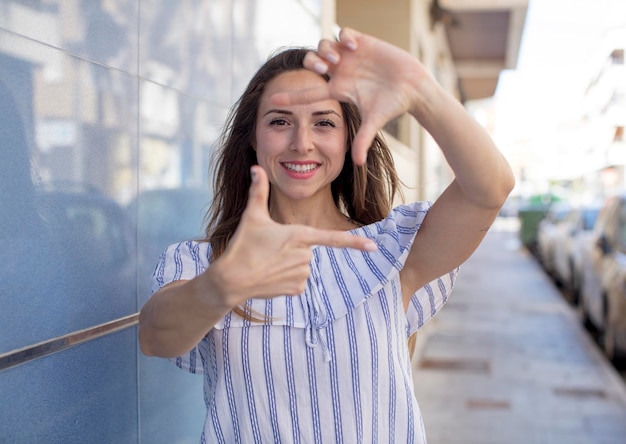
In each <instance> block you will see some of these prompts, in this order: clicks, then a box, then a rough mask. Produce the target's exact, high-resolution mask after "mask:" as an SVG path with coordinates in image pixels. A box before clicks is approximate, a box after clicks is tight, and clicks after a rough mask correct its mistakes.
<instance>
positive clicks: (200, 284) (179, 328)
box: [139, 267, 232, 358]
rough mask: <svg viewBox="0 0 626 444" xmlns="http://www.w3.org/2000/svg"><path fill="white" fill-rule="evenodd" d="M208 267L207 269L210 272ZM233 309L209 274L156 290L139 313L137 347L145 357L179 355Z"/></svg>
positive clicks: (186, 350) (196, 342)
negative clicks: (223, 301)
mask: <svg viewBox="0 0 626 444" xmlns="http://www.w3.org/2000/svg"><path fill="white" fill-rule="evenodd" d="M210 269H211V267H209V270H210ZM231 309H232V307H230V306H227V305H225V304H223V303H222V302H221V298H219V297H218V296H217V290H216V288H215V286H214V284H213V283H212V279H211V275H210V273H208V271H207V272H205V274H202V275H200V276H197V277H196V278H194V279H192V280H190V281H186V282H184V283H180V284H178V285H176V284H174V285H170V286H166V287H164V288H162V289H160V290H159V291H157V292H156V293H155V294H154V295H152V297H151V298H150V300H148V302H147V303H146V304H145V305H144V306H143V308H142V309H141V312H140V314H139V345H140V347H141V350H142V352H143V353H144V354H146V355H147V356H160V357H164V358H170V357H176V356H181V355H183V354H185V353H187V352H188V351H189V350H191V349H192V348H193V347H194V346H195V345H196V344H198V343H199V342H200V340H201V339H202V338H203V337H204V336H205V335H206V334H207V332H208V331H209V330H210V329H211V328H213V326H214V325H215V324H216V323H217V321H219V320H220V319H221V318H222V317H224V316H225V315H226V314H227V313H228V312H229V311H230V310H231Z"/></svg>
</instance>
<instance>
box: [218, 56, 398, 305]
mask: <svg viewBox="0 0 626 444" xmlns="http://www.w3.org/2000/svg"><path fill="white" fill-rule="evenodd" d="M308 50H309V49H307V48H290V49H286V50H283V51H281V52H278V53H277V54H275V55H274V56H272V57H270V58H269V59H268V60H267V62H266V63H265V64H264V65H263V66H261V68H260V69H259V70H258V71H257V73H256V74H255V75H254V77H253V78H252V80H251V81H250V83H249V84H248V87H247V88H246V90H245V91H244V93H243V94H242V96H241V97H240V98H239V100H238V101H237V102H236V103H235V105H234V106H233V108H232V109H231V111H230V114H229V116H228V119H227V121H226V125H225V127H224V130H223V131H222V134H221V137H220V140H219V148H218V150H217V151H216V153H215V162H214V163H213V180H214V187H213V190H214V197H213V201H212V203H211V206H210V207H209V211H208V212H207V215H206V221H207V225H206V240H207V241H208V242H210V244H211V251H212V253H211V259H212V260H215V259H216V258H218V257H219V256H220V255H221V254H222V253H223V252H224V250H225V249H226V247H227V245H228V242H229V240H230V238H231V237H232V236H233V234H234V233H235V230H236V229H237V226H238V225H239V221H240V219H241V215H242V213H243V211H244V209H245V207H246V202H247V200H248V189H249V188H250V184H251V179H250V168H251V167H252V165H255V164H256V163H257V160H256V152H255V151H254V150H253V148H252V144H253V141H254V139H255V131H256V118H257V111H258V109H259V104H260V101H261V96H262V95H263V92H264V91H265V86H266V85H267V84H268V83H269V82H270V81H271V80H272V79H274V78H275V77H277V76H278V75H280V74H282V73H284V72H287V71H296V70H300V69H304V67H303V61H304V56H305V55H306V53H307V51H308ZM323 77H324V78H325V79H326V80H327V81H328V79H329V77H328V76H323ZM341 108H342V111H343V115H344V120H345V122H346V126H347V129H348V131H347V133H348V134H347V141H346V143H347V144H348V150H347V152H346V158H345V162H344V167H343V170H342V171H341V173H340V174H339V176H338V177H337V178H336V179H335V180H334V181H333V183H332V184H331V190H332V195H333V199H334V201H335V204H336V205H337V207H338V208H340V209H341V210H342V211H343V212H344V213H345V214H346V215H347V216H348V217H350V218H351V219H352V220H353V221H355V222H357V223H359V224H363V225H367V224H370V223H373V222H376V221H378V220H381V219H383V218H384V217H386V216H387V215H388V214H389V212H390V211H391V207H392V204H393V200H394V197H395V195H396V193H398V192H399V191H400V189H399V180H398V176H397V173H396V170H395V167H394V164H393V157H392V155H391V152H390V150H389V147H388V146H387V145H386V143H385V142H384V140H383V139H382V137H381V136H380V135H377V136H376V138H375V139H374V141H373V142H372V146H371V148H370V150H369V151H368V156H367V163H366V165H364V166H356V165H354V164H353V162H352V157H351V148H352V140H354V136H355V135H356V133H357V131H358V129H359V127H360V125H361V117H360V115H359V113H358V110H357V108H356V106H354V105H353V104H350V103H344V102H341ZM235 311H236V312H237V313H238V314H241V313H240V311H241V310H238V309H235Z"/></svg>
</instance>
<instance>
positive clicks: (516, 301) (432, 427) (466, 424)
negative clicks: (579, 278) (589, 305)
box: [413, 221, 626, 444]
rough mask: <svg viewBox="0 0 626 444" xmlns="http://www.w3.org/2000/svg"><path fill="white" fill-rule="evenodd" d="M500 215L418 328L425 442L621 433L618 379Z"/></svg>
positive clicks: (512, 442) (597, 437) (565, 440)
mask: <svg viewBox="0 0 626 444" xmlns="http://www.w3.org/2000/svg"><path fill="white" fill-rule="evenodd" d="M505 222H507V221H498V223H497V224H496V225H495V226H494V227H493V228H492V231H490V233H489V234H488V235H487V238H486V239H485V241H484V242H483V244H482V245H481V246H480V247H479V249H478V250H477V251H476V253H475V254H474V255H473V256H472V257H471V258H470V259H469V260H468V261H467V262H466V263H465V264H464V265H463V267H462V269H461V272H460V273H459V279H458V281H457V285H456V288H455V289H454V291H453V293H452V296H451V298H450V300H449V301H448V303H447V304H446V306H444V308H443V310H442V311H441V312H440V313H439V314H437V316H435V318H433V319H432V320H431V321H430V322H429V323H428V324H426V326H425V327H424V329H423V330H422V331H421V332H420V333H419V334H418V343H417V347H416V351H415V354H414V358H413V371H414V380H415V386H416V395H417V399H418V402H419V404H420V407H421V409H422V414H423V417H424V423H425V427H426V434H427V437H428V443H429V444H517V443H524V444H535V443H541V444H544V443H545V444H605V443H606V444H624V443H626V386H625V384H624V382H623V380H622V379H621V378H620V376H619V375H618V374H617V372H616V371H615V370H614V369H613V367H612V366H611V365H610V364H609V363H608V362H607V361H606V359H605V358H604V357H603V355H602V354H601V352H600V351H599V350H598V349H597V347H596V346H595V344H594V343H593V341H592V340H591V338H590V337H589V336H588V335H587V333H586V332H585V331H584V330H583V329H582V327H580V326H579V323H578V321H577V319H576V317H575V314H574V312H573V310H572V309H571V308H570V306H569V305H568V304H567V303H566V302H565V300H564V299H563V298H562V296H561V295H560V294H559V292H558V290H557V289H556V288H555V286H554V285H553V284H552V282H551V281H550V280H549V278H548V277H547V276H546V275H545V274H544V273H543V271H542V270H541V268H540V266H539V265H538V264H537V262H536V261H535V259H534V258H533V257H532V256H530V255H529V254H528V253H527V252H526V251H525V249H523V248H522V247H521V246H520V243H519V240H518V234H517V231H515V229H516V227H515V226H511V224H510V223H508V226H507V223H505ZM508 222H513V221H508Z"/></svg>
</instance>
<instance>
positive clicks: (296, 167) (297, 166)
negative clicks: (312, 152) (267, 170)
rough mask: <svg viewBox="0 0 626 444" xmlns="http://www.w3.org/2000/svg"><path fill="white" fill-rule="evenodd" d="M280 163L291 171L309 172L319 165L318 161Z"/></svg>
mask: <svg viewBox="0 0 626 444" xmlns="http://www.w3.org/2000/svg"><path fill="white" fill-rule="evenodd" d="M281 165H282V166H283V167H284V168H285V169H286V170H288V171H291V172H293V173H310V172H311V171H313V170H314V169H316V168H317V167H318V166H319V163H314V162H312V163H292V162H282V163H281Z"/></svg>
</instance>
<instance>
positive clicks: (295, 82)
mask: <svg viewBox="0 0 626 444" xmlns="http://www.w3.org/2000/svg"><path fill="white" fill-rule="evenodd" d="M325 83H326V81H325V80H324V79H323V78H322V77H320V76H319V75H317V74H315V73H313V72H310V71H307V70H304V69H302V70H298V71H288V72H285V73H283V74H280V75H279V76H277V77H275V78H274V79H273V80H272V81H270V82H269V83H268V84H267V85H266V87H265V91H264V92H263V95H262V96H261V102H260V104H259V110H258V113H257V119H256V140H255V143H254V148H255V151H256V156H257V161H258V163H259V165H260V166H262V167H263V168H264V169H265V171H267V174H268V177H269V181H270V183H271V184H272V199H273V200H275V199H281V200H282V199H285V198H286V200H287V201H289V200H303V199H308V198H311V197H319V196H320V195H322V196H323V195H324V194H325V193H327V194H328V196H331V191H330V184H331V182H332V181H333V180H335V179H336V178H337V176H338V175H339V173H340V172H341V170H342V168H343V165H344V160H345V154H346V150H347V146H346V138H347V128H346V124H345V121H344V116H343V111H342V109H341V105H340V104H339V102H337V101H335V100H325V101H321V102H315V103H309V104H303V105H290V106H281V107H276V106H273V105H272V104H270V103H269V98H270V97H271V96H272V95H273V94H275V93H278V92H286V91H294V90H302V89H308V88H314V87H317V86H320V85H324V84H325Z"/></svg>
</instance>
